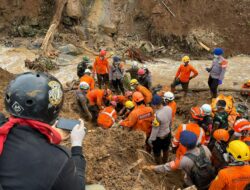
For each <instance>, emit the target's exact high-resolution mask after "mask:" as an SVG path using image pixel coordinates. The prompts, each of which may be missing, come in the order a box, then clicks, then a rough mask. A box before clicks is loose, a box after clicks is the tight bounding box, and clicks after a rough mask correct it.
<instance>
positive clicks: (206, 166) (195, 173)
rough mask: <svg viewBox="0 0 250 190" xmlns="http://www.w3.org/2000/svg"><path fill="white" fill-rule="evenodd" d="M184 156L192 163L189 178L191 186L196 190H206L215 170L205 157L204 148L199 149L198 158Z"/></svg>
mask: <svg viewBox="0 0 250 190" xmlns="http://www.w3.org/2000/svg"><path fill="white" fill-rule="evenodd" d="M185 156H187V157H188V158H190V159H191V160H192V161H193V162H194V166H193V167H192V169H191V176H190V178H191V180H192V182H193V184H194V185H195V186H196V187H197V189H198V190H205V189H208V188H209V185H210V183H211V181H212V180H213V179H214V178H215V169H214V167H213V166H212V163H211V161H210V160H209V159H208V158H207V157H206V154H205V151H204V148H203V147H202V146H201V147H200V155H198V156H196V155H194V154H191V153H186V154H185Z"/></svg>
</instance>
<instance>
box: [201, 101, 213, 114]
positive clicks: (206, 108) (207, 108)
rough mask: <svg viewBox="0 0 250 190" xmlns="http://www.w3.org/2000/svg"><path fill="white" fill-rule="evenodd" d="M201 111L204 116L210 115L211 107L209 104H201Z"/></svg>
mask: <svg viewBox="0 0 250 190" xmlns="http://www.w3.org/2000/svg"><path fill="white" fill-rule="evenodd" d="M201 110H202V111H203V113H204V114H205V115H211V113H212V107H211V106H210V105H209V104H203V105H202V106H201Z"/></svg>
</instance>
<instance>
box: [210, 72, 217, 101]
mask: <svg viewBox="0 0 250 190" xmlns="http://www.w3.org/2000/svg"><path fill="white" fill-rule="evenodd" d="M208 86H209V89H210V92H211V93H212V95H213V98H216V97H217V89H218V86H219V79H214V78H212V77H211V76H209V78H208Z"/></svg>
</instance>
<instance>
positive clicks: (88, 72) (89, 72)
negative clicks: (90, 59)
mask: <svg viewBox="0 0 250 190" xmlns="http://www.w3.org/2000/svg"><path fill="white" fill-rule="evenodd" d="M84 73H85V74H92V72H91V70H90V69H86V70H85V72H84Z"/></svg>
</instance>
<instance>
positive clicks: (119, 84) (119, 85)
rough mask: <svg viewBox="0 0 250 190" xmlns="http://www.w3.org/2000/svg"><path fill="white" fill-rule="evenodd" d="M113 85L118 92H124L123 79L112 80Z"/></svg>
mask: <svg viewBox="0 0 250 190" xmlns="http://www.w3.org/2000/svg"><path fill="white" fill-rule="evenodd" d="M112 85H113V87H114V89H115V91H116V92H117V93H119V90H120V91H121V92H122V93H123V94H124V87H123V81H122V79H116V80H112Z"/></svg>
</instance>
